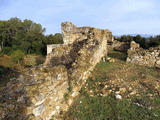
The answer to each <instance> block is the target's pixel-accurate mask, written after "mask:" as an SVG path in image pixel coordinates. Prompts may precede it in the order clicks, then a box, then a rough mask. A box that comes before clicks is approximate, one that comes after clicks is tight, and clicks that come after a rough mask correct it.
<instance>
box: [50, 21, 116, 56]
mask: <svg viewBox="0 0 160 120" xmlns="http://www.w3.org/2000/svg"><path fill="white" fill-rule="evenodd" d="M84 28H85V29H86V30H84ZM89 28H90V27H78V28H77V27H76V26H75V25H74V24H72V23H71V22H68V23H67V24H65V23H62V30H61V31H62V36H63V42H64V43H63V44H52V45H47V54H49V53H51V52H52V50H53V49H54V48H57V47H59V46H63V45H68V44H72V43H73V42H74V41H75V40H78V39H86V38H87V36H85V35H84V34H85V33H86V32H87V31H88V29H89ZM106 31H108V35H107V38H108V40H107V43H108V44H110V43H113V41H114V37H113V35H112V33H111V32H110V31H109V30H106Z"/></svg>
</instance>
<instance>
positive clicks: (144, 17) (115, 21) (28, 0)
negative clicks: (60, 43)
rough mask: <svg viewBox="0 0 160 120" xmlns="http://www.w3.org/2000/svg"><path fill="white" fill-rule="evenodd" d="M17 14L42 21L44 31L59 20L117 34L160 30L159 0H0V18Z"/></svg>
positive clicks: (55, 29)
mask: <svg viewBox="0 0 160 120" xmlns="http://www.w3.org/2000/svg"><path fill="white" fill-rule="evenodd" d="M11 17H18V18H20V19H22V20H24V19H30V20H33V21H34V22H36V23H40V24H42V26H43V27H45V28H46V34H50V33H52V34H54V33H57V32H61V26H60V24H61V22H63V21H71V22H73V23H74V24H76V25H77V26H93V27H97V28H103V29H109V30H111V31H112V32H113V34H115V35H120V34H134V33H139V34H154V35H155V34H160V0H0V20H8V19H10V18H11Z"/></svg>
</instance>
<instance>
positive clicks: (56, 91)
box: [0, 22, 112, 120]
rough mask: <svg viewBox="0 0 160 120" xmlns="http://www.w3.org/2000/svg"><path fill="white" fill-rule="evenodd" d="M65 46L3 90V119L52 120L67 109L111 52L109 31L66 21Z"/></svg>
mask: <svg viewBox="0 0 160 120" xmlns="http://www.w3.org/2000/svg"><path fill="white" fill-rule="evenodd" d="M62 33H63V37H64V43H65V44H64V45H61V46H59V47H56V48H54V49H53V50H52V52H51V53H49V54H48V55H47V58H46V61H45V63H44V64H43V65H41V66H38V67H34V68H32V69H30V70H28V71H26V72H25V73H23V74H22V75H20V76H19V78H17V79H16V80H12V81H11V82H9V83H8V84H7V86H6V87H4V88H3V89H1V90H0V114H1V115H0V119H5V120H14V119H16V120H49V119H51V118H52V117H53V116H54V117H56V116H58V115H59V114H60V113H62V112H63V111H66V110H67V109H68V107H69V106H70V105H71V104H72V102H73V99H74V97H76V96H77V95H78V94H79V90H80V89H81V86H82V85H83V84H84V83H85V81H86V79H87V78H88V77H89V75H90V72H91V71H92V70H93V69H94V67H95V65H96V64H97V63H98V62H99V61H100V60H101V58H102V57H103V56H105V55H106V54H107V40H110V39H111V37H110V36H112V34H111V32H110V31H108V30H101V29H96V28H92V27H76V26H75V25H73V24H72V23H68V22H65V23H62Z"/></svg>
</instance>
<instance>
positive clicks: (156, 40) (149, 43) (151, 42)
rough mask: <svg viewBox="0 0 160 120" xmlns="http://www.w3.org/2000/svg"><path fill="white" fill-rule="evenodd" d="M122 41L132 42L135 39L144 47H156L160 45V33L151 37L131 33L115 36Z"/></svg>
mask: <svg viewBox="0 0 160 120" xmlns="http://www.w3.org/2000/svg"><path fill="white" fill-rule="evenodd" d="M115 39H116V40H118V41H121V42H129V43H130V42H131V41H135V42H137V43H139V44H140V46H141V47H142V48H144V49H148V48H150V47H156V46H159V45H160V35H158V36H155V37H150V38H144V37H142V36H140V35H137V36H130V35H123V36H121V37H118V38H115Z"/></svg>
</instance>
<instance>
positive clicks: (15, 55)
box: [11, 50, 24, 63]
mask: <svg viewBox="0 0 160 120" xmlns="http://www.w3.org/2000/svg"><path fill="white" fill-rule="evenodd" d="M23 57H24V53H23V52H22V51H21V50H16V51H14V52H13V53H12V54H11V60H12V61H13V62H15V63H20V61H21V60H22V59H23Z"/></svg>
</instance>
